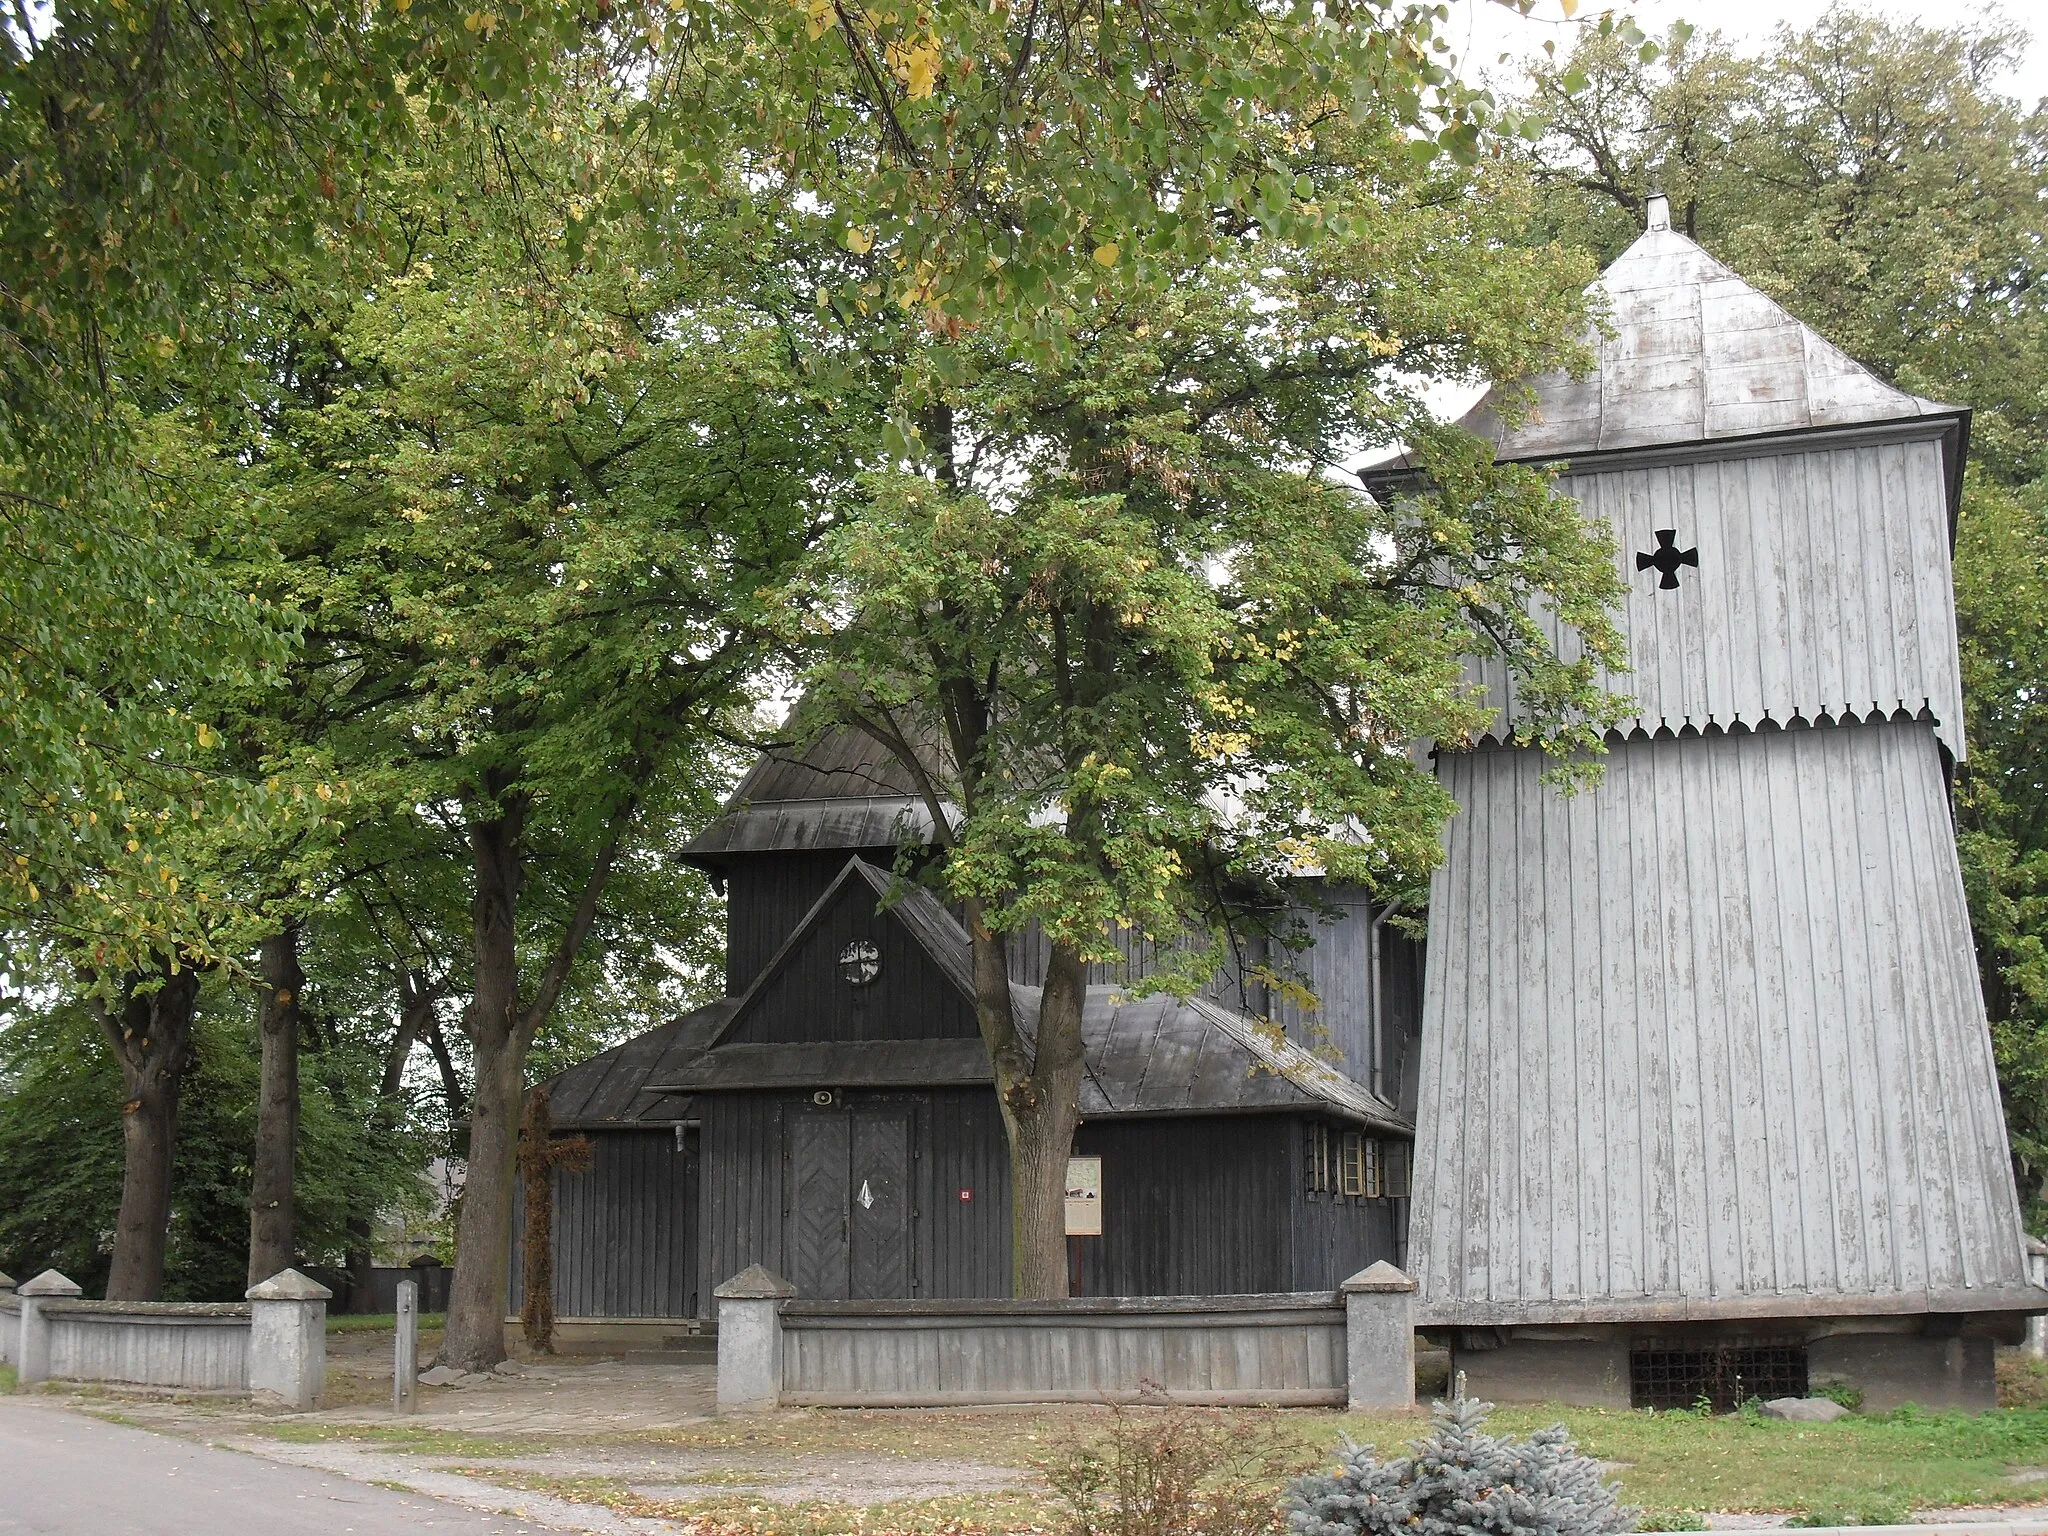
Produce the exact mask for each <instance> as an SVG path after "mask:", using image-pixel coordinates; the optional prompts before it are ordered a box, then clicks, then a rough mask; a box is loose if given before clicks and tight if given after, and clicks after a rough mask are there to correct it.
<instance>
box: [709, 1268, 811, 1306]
mask: <svg viewBox="0 0 2048 1536" xmlns="http://www.w3.org/2000/svg"><path fill="white" fill-rule="evenodd" d="M711 1294H712V1295H713V1296H716V1297H718V1298H719V1299H720V1300H721V1301H760V1300H765V1299H767V1298H769V1297H781V1296H794V1295H795V1294H796V1287H795V1286H793V1285H791V1284H790V1283H789V1282H788V1281H787V1280H785V1279H783V1278H782V1276H780V1275H778V1274H776V1273H775V1272H774V1271H773V1270H770V1269H767V1268H765V1267H763V1266H762V1265H759V1264H749V1265H748V1266H747V1267H746V1268H745V1269H743V1270H741V1271H740V1272H739V1273H738V1274H736V1275H734V1276H733V1277H732V1278H731V1279H730V1280H728V1281H726V1282H725V1284H723V1285H721V1286H720V1287H719V1288H718V1289H717V1290H715V1291H713V1292H712V1293H711Z"/></svg>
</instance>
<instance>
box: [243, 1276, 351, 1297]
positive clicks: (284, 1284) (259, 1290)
mask: <svg viewBox="0 0 2048 1536" xmlns="http://www.w3.org/2000/svg"><path fill="white" fill-rule="evenodd" d="M242 1294H243V1295H244V1296H246V1297H247V1298H248V1299H249V1300H250V1301H332V1300H333V1299H334V1292H332V1291H330V1290H329V1289H327V1287H326V1286H324V1285H322V1284H321V1283H320V1282H319V1281H318V1280H314V1279H311V1278H309V1277H308V1276H306V1275H302V1274H300V1273H299V1272H298V1271H297V1270H296V1269H280V1270H279V1271H278V1272H277V1273H276V1274H274V1275H272V1276H271V1277H270V1278H269V1279H268V1280H265V1281H264V1282H263V1283H262V1284H260V1285H252V1286H250V1287H249V1289H248V1290H246V1291H244V1292H243V1293H242Z"/></svg>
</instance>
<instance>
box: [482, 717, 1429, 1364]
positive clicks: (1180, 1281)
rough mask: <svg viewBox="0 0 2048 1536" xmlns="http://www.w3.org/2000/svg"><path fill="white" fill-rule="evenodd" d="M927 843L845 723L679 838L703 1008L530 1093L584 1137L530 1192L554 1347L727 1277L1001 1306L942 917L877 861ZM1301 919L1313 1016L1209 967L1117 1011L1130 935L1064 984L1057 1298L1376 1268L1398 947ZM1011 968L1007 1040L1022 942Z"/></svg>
mask: <svg viewBox="0 0 2048 1536" xmlns="http://www.w3.org/2000/svg"><path fill="white" fill-rule="evenodd" d="M927 831H928V823H926V822H925V820H924V811H923V809H922V806H921V802H919V801H918V800H917V798H916V797H915V796H914V795H913V794H912V792H911V786H910V784H909V782H908V781H907V778H906V776H905V775H903V774H902V772H901V770H900V769H898V768H897V767H896V766H895V765H894V763H893V762H892V761H891V760H890V759H889V757H888V756H887V754H886V753H884V752H883V751H882V750H881V749H879V748H878V747H876V746H875V745H874V744H873V743H871V742H869V741H868V740H867V739H866V738H865V737H862V736H859V735H857V734H854V733H850V732H846V733H835V734H832V735H828V736H826V737H824V738H823V739H822V740H820V741H818V742H816V743H815V744H813V745H811V746H810V747H809V748H808V749H807V750H804V751H802V752H797V753H771V754H769V755H767V756H765V757H763V759H762V760H761V761H760V762H759V763H758V764H756V766H755V767H754V769H753V770H752V771H751V772H750V773H749V774H748V775H747V777H746V778H745V779H744V780H743V781H742V783H741V784H740V786H739V788H738V789H737V790H736V791H735V793H734V795H733V797H732V800H731V802H730V803H729V805H728V808H727V810H726V812H725V814H724V815H723V816H721V818H720V819H719V820H718V821H716V822H715V823H714V824H713V825H712V826H710V827H709V828H707V829H706V831H705V832H704V833H703V834H702V835H701V836H699V837H698V838H697V839H696V840H695V841H694V842H692V843H691V844H690V845H689V847H688V848H687V850H686V851H685V857H686V858H688V859H689V860H690V861H691V862H692V863H695V864H697V865H700V866H701V867H703V868H704V869H706V870H708V871H710V872H711V873H712V875H713V876H714V877H715V878H716V879H717V880H718V881H719V882H720V883H721V884H722V885H723V888H724V891H725V897H726V922H727V947H726V958H727V976H726V992H727V995H726V996H725V997H724V998H723V999H721V1000H720V1001H718V1002H716V1003H713V1004H712V1005H711V1006H709V1007H707V1008H703V1009H700V1010H698V1011H697V1012H695V1013H693V1014H690V1015H689V1016H687V1017H685V1018H683V1019H680V1020H677V1021H675V1022H674V1023H671V1024H668V1025H665V1026H663V1027H662V1028H659V1029H656V1030H653V1031H650V1032H649V1033H647V1034H645V1035H642V1036H640V1037H638V1038H636V1039H634V1040H631V1041H629V1042H627V1043H626V1044H625V1045H622V1046H619V1047H617V1048H616V1049H614V1050H611V1051H608V1052H606V1053H605V1054H603V1055H601V1056H597V1057H595V1058H593V1059H592V1060H590V1061H587V1062H584V1063H582V1064H581V1065H579V1066H576V1067H574V1068H571V1069H570V1070H569V1071H567V1072H565V1073H563V1074H562V1075H561V1076H559V1077H557V1078H556V1079H554V1081H553V1082H552V1084H551V1085H550V1109H551V1112H552V1114H553V1116H554V1121H555V1124H556V1126H557V1128H559V1129H562V1130H574V1131H578V1132H581V1133H583V1134H585V1135H587V1136H588V1137H590V1139H591V1141H592V1149H593V1157H592V1166H591V1169H590V1171H589V1172H588V1173H586V1174H581V1175H576V1174H570V1175H562V1176H559V1177H558V1179H557V1185H556V1189H557V1193H556V1210H555V1243H556V1279H555V1295H556V1305H557V1311H558V1312H559V1313H560V1314H561V1315H562V1317H564V1318H565V1319H568V1320H569V1321H567V1322H565V1324H564V1325H563V1328H562V1333H563V1336H564V1337H566V1338H569V1339H571V1340H574V1339H577V1338H579V1337H583V1338H602V1339H606V1340H627V1339H631V1338H632V1337H634V1336H636V1335H637V1336H639V1337H642V1338H652V1337H660V1338H669V1337H672V1336H674V1335H676V1334H677V1333H680V1332H683V1331H685V1330H687V1328H688V1327H689V1326H690V1323H691V1320H700V1321H702V1322H707V1323H708V1322H709V1321H710V1312H711V1292H712V1290H713V1288H714V1287H715V1286H716V1285H717V1284H718V1283H719V1282H721V1281H723V1280H724V1279H726V1278H727V1277H729V1276H731V1275H733V1274H736V1273H737V1272H738V1271H740V1270H742V1269H744V1268H746V1267H747V1266H748V1265H749V1264H755V1263H759V1264H765V1265H766V1266H767V1267H768V1268H769V1269H771V1270H773V1271H775V1272H776V1273H778V1274H780V1275H782V1276H784V1277H785V1278H787V1279H788V1280H789V1281H791V1283H793V1284H794V1285H795V1286H796V1287H797V1291H798V1294H800V1295H803V1296H807V1297H814V1298H887V1297H1000V1296H1007V1295H1008V1294H1009V1287H1010V1211H1009V1156H1008V1151H1007V1147H1006V1145H1005V1141H1004V1135H1003V1128H1002V1123H1001V1120H1000V1118H999V1114H998V1110H997V1106H996V1099H995V1089H994V1085H993V1075H992V1073H991V1071H990V1068H989V1063H988V1058H987V1055H986V1052H985V1050H984V1047H983V1045H982V1043H981V1036H980V1031H979V1028H978V1026H977V1024H976V1021H975V1016H974V1008H973V978H972V969H971V962H970V958H969V947H968V939H967V934H966V930H965V929H963V928H962V927H961V926H960V924H959V922H958V920H957V919H956V918H955V917H954V915H953V914H952V913H951V912H950V911H948V910H947V909H946V907H945V906H944V905H942V904H941V903H940V902H939V901H938V900H937V899H936V898H935V897H934V896H933V895H932V894H931V893H930V892H929V891H928V890H926V889H924V888H922V887H920V886H918V885H916V884H915V883H913V882H910V881H907V880H903V879H900V878H898V877H897V876H895V875H894V874H892V873H891V870H892V867H893V866H894V865H895V864H896V863H897V861H898V858H899V854H900V853H901V852H902V850H903V849H905V848H906V847H908V848H913V849H915V848H917V847H920V846H922V843H923V840H924V836H925V833H926V832H927ZM1302 915H1303V920H1304V921H1306V922H1309V923H1312V924H1313V925H1315V927H1316V929H1317V931H1318V934H1319V941H1318V942H1317V944H1316V945H1315V946H1314V948H1313V950H1312V951H1311V959H1312V961H1313V966H1314V970H1315V979H1316V983H1317V985H1318V989H1319V991H1320V993H1321V995H1322V998H1323V1006H1322V1008H1321V1009H1320V1010H1319V1011H1318V1013H1317V1014H1316V1015H1315V1017H1314V1018H1304V1017H1299V1016H1294V1017H1289V1016H1287V1015H1286V1013H1285V1010H1276V1009H1274V1008H1270V1007H1269V1006H1268V1001H1267V999H1266V998H1265V996H1264V995H1263V992H1262V990H1261V989H1260V988H1258V987H1256V986H1254V985H1247V984H1244V983H1242V982H1241V981H1240V980H1238V979H1237V978H1236V977H1224V978H1220V979H1219V980H1218V981H1217V982H1216V983H1214V984H1212V985H1211V987H1210V988H1209V989H1208V991H1207V993H1206V994H1205V995H1201V996H1197V997H1194V998H1192V999H1189V1000H1187V1001H1185V1002H1182V1001H1179V1000H1176V999H1174V998H1171V997H1139V996H1134V995H1132V991H1131V988H1130V986H1129V983H1130V982H1132V981H1133V980H1135V979H1137V978H1138V977H1140V976H1142V975H1143V974H1144V971H1145V967H1146V964H1147V959H1148V957H1147V955H1146V953H1145V950H1144V947H1143V945H1142V942H1134V943H1133V944H1132V945H1130V946H1129V948H1128V952H1127V954H1126V956H1125V958H1124V959H1123V961H1122V962H1120V963H1119V964H1117V965H1114V966H1108V965H1105V966H1100V967H1098V968H1097V969H1096V971H1095V972H1094V973H1093V974H1092V975H1091V977H1090V986H1089V989H1088V997H1087V1004H1086V1009H1085V1013H1084V1019H1083V1033H1084V1042H1085V1049H1086V1054H1087V1067H1088V1071H1087V1077H1086V1081H1085V1084H1084V1087H1083V1090H1082V1102H1081V1110H1082V1117H1083V1118H1082V1125H1081V1128H1080V1131H1079V1133H1078V1135H1077V1136H1076V1139H1075V1145H1074V1153H1075V1156H1076V1157H1077V1158H1082V1159H1091V1160H1095V1161H1094V1163H1093V1164H1092V1165H1091V1167H1092V1171H1093V1174H1094V1175H1095V1176H1096V1177H1097V1178H1099V1186H1098V1189H1099V1218H1098V1219H1097V1221H1095V1222H1094V1223H1092V1224H1093V1225H1098V1226H1099V1227H1100V1231H1099V1232H1095V1233H1089V1234H1087V1235H1077V1236H1074V1237H1072V1238H1071V1239H1070V1248H1071V1255H1070V1257H1071V1263H1072V1272H1071V1285H1072V1289H1073V1291H1074V1292H1075V1293H1076V1294H1081V1295H1096V1296H1103V1295H1228V1294H1236V1293H1246V1292H1276V1291H1305V1290H1329V1289H1332V1288H1334V1287H1335V1286H1336V1285H1337V1283H1338V1282H1339V1281H1341V1280H1342V1279H1343V1278H1344V1277H1345V1276H1347V1275H1351V1274H1354V1273H1356V1272H1357V1271H1358V1270H1360V1269H1362V1268H1364V1267H1366V1266H1367V1265H1369V1264H1371V1263H1373V1262H1374V1261H1375V1260H1379V1259H1387V1260H1390V1261H1392V1262H1394V1263H1397V1264H1398V1263H1401V1262H1403V1261H1404V1259H1405V1257H1406V1250H1405V1248H1404V1246H1403V1244H1404V1238H1405V1234H1406V1231H1407V1226H1408V1223H1407V1194H1408V1188H1409V1178H1410V1172H1409V1170H1410V1166H1411V1164H1410V1158H1409V1148H1410V1144H1411V1142H1412V1139H1413V1134H1414V1122H1413V1119H1412V1105H1413V1102H1414V1096H1415V1086H1416V1082H1417V1076H1416V1074H1417V1070H1418V1066H1419V1058H1418V1055H1417V1048H1416V1026H1417V1022H1418V1020H1419V1017H1420V1006H1421V971H1420V954H1419V950H1418V947H1417V946H1415V945H1413V944H1412V943H1409V942H1408V941H1406V940H1403V939H1400V938H1399V937H1398V936H1396V935H1394V934H1392V933H1389V932H1387V931H1385V930H1384V928H1383V925H1382V923H1381V922H1380V921H1379V919H1381V918H1383V917H1384V913H1381V912H1376V911H1374V910H1373V909H1371V908H1370V907H1369V906H1367V905H1366V904H1365V903H1364V902H1363V901H1362V900H1360V899H1358V898H1357V897H1356V896H1355V894H1354V893H1352V892H1349V891H1345V890H1335V891H1328V892H1324V891H1320V890H1318V891H1315V892H1312V893H1311V892H1306V891H1305V892H1304V894H1303V907H1302ZM1010 958H1011V975H1012V978H1013V986H1014V988H1015V995H1016V999H1017V1004H1018V1014H1019V1020H1020V1024H1021V1025H1022V1026H1023V1028H1024V1029H1025V1031H1026V1033H1027V1034H1028V1033H1029V1032H1030V1030H1031V1026H1032V1020H1033V1018H1034V1017H1035V1013H1036V1009H1037V1004H1038V995H1039V982H1040V980H1041V979H1042V976H1043V973H1044V966H1045V951H1044V945H1043V943H1042V942H1034V940H1033V938H1032V936H1031V935H1029V934H1026V935H1020V936H1019V938H1018V940H1017V941H1016V942H1015V943H1013V944H1012V946H1011V957H1010ZM1247 969H1249V967H1247ZM1276 1016H1277V1019H1278V1022H1279V1023H1280V1024H1281V1025H1282V1026H1283V1027H1282V1028H1281V1029H1275V1028H1274V1027H1273V1023H1271V1022H1268V1021H1269V1020H1273V1019H1275V1018H1276ZM1404 1104H1405V1105H1406V1106H1408V1107H1407V1108H1404V1107H1403V1106H1404ZM514 1272H515V1274H516V1273H517V1269H516V1267H515V1271H514Z"/></svg>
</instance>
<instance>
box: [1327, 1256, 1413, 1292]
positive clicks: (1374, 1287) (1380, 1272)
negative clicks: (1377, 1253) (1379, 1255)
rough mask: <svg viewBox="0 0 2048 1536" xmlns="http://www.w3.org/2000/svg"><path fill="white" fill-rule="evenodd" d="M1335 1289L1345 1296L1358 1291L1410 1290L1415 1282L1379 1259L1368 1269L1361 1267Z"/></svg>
mask: <svg viewBox="0 0 2048 1536" xmlns="http://www.w3.org/2000/svg"><path fill="white" fill-rule="evenodd" d="M1337 1289H1338V1290H1340V1291H1342V1292H1343V1293H1344V1294H1345V1295H1346V1296H1354V1295H1356V1294H1358V1293H1359V1292H1360V1291H1412V1290H1414V1289H1415V1282H1414V1281H1413V1280H1411V1279H1409V1278H1408V1277H1407V1276H1406V1275H1404V1274H1402V1273H1401V1271H1400V1270H1398V1269H1396V1268H1394V1266H1393V1265H1391V1264H1389V1263H1388V1262H1387V1261H1386V1260H1385V1259H1381V1260H1380V1261H1379V1263H1377V1264H1375V1265H1373V1266H1372V1267H1371V1268H1370V1269H1361V1270H1360V1271H1359V1272H1358V1273H1357V1274H1355V1275H1353V1276H1352V1277H1351V1278H1350V1279H1349V1280H1346V1281H1345V1282H1344V1283H1343V1284H1342V1285H1340V1286H1339V1287H1337Z"/></svg>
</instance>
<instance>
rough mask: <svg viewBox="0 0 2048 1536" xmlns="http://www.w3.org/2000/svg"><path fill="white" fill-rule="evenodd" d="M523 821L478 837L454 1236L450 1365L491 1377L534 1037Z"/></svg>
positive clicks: (501, 1328) (498, 1346)
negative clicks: (523, 1001) (521, 947)
mask: <svg viewBox="0 0 2048 1536" xmlns="http://www.w3.org/2000/svg"><path fill="white" fill-rule="evenodd" d="M519 823H520V817H519V816H518V815H517V813H514V814H512V815H509V816H501V817H500V818H498V819H497V820H495V821H488V822H479V823H478V824H477V825H476V826H475V827H474V828H473V829H472V830H471V833H470V846H471V849H472V852H473V854H474V863H475V876H476V892H475V895H474V898H473V900H472V902H471V906H470V916H471V925H472V929H473V942H474V943H475V946H476V991H475V993H474V995H473V996H472V997H471V999H470V1004H469V1014H468V1018H467V1020H466V1028H467V1031H468V1034H469V1038H470V1043H471V1045H472V1046H473V1047H474V1048H475V1053H476V1083H475V1086H474V1087H473V1088H472V1090H471V1094H470V1102H469V1166H468V1172H467V1175H466V1177H465V1178H464V1180H463V1186H462V1215H461V1218H460V1219H459V1221H458V1223H457V1225H456V1233H455V1277H454V1280H453V1282H452V1283H451V1285H450V1287H449V1294H448V1327H447V1331H446V1333H444V1334H443V1335H442V1340H441V1361H442V1363H443V1364H447V1365H454V1366H459V1367H461V1368H462V1369H463V1370H468V1371H487V1370H489V1369H490V1368H491V1367H492V1366H494V1365H496V1364H497V1363H498V1362H499V1361H500V1360H503V1359H504V1358H505V1313H506V1309H507V1307H508V1306H509V1304H510V1299H509V1291H508V1286H507V1283H506V1282H507V1278H508V1276H507V1270H508V1268H509V1266H510V1264H511V1255H512V1161H513V1157H514V1155H515V1154H516V1152H517V1148H518V1131H519V1109H520V1103H519V1101H520V1090H521V1089H522V1087H523V1086H524V1078H525V1071H526V1044H527V1042H526V1032H525V1030H524V1029H522V1028H521V1022H522V1021H521V1018H520V1011H519V957H518V951H517V947H516V943H515V939H516V931H515V929H516V922H517V918H518V909H519V887H520V883H521V880H522V878H523V875H524V871H523V868H522V860H521V856H520V849H519V834H520V830H521V829H520V825H519Z"/></svg>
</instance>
